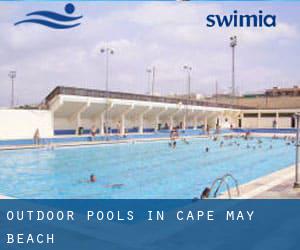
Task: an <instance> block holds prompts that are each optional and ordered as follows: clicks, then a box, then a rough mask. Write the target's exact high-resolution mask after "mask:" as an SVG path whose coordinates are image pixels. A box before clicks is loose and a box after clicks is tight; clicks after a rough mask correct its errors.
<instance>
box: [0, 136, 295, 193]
mask: <svg viewBox="0 0 300 250" xmlns="http://www.w3.org/2000/svg"><path fill="white" fill-rule="evenodd" d="M261 140H262V141H263V143H262V144H261V145H262V146H261V148H259V147H258V144H257V139H253V140H249V141H245V140H243V139H232V140H224V143H225V144H224V147H220V141H217V142H216V141H213V140H210V139H193V140H190V144H189V145H186V144H185V143H183V142H182V141H178V143H177V147H176V148H175V149H172V148H170V147H169V146H168V142H167V141H159V142H147V143H135V144H118V145H99V146H89V147H70V148H56V149H54V150H47V149H39V150H19V151H2V152H0V193H1V194H4V195H8V196H13V197H17V198H193V197H195V196H199V193H200V192H201V191H202V190H203V188H204V187H206V186H210V185H211V183H212V181H213V180H214V179H215V178H216V177H219V176H222V175H223V174H225V173H231V174H233V175H234V176H235V177H236V178H237V179H238V181H239V183H240V184H242V183H246V182H248V181H251V180H253V179H256V178H257V177H260V176H263V175H266V174H269V173H271V172H274V171H276V170H279V169H282V168H284V167H287V166H289V165H291V164H293V161H294V151H295V148H294V146H293V145H290V146H288V145H286V142H285V141H284V140H281V139H277V140H272V139H267V138H264V139H261ZM235 141H236V142H238V143H240V146H237V145H236V144H235V143H234V142H235ZM231 144H232V145H231ZM247 144H249V146H250V148H247ZM270 145H273V146H272V149H270ZM253 146H255V147H256V148H255V149H253ZM206 147H209V149H210V150H209V152H208V153H206V152H205V148H206ZM91 173H93V174H95V175H96V176H97V182H96V183H87V182H85V180H86V179H88V178H89V176H90V174H91ZM111 184H124V186H122V187H121V188H111V186H110V185H111Z"/></svg>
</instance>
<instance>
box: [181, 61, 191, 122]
mask: <svg viewBox="0 0 300 250" xmlns="http://www.w3.org/2000/svg"><path fill="white" fill-rule="evenodd" d="M183 69H184V70H185V71H186V72H187V92H188V93H187V100H186V111H185V127H186V119H187V115H188V105H189V104H190V101H191V71H192V67H191V66H189V65H184V66H183Z"/></svg>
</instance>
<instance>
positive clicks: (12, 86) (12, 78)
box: [8, 70, 17, 107]
mask: <svg viewBox="0 0 300 250" xmlns="http://www.w3.org/2000/svg"><path fill="white" fill-rule="evenodd" d="M8 76H9V78H10V79H11V103H10V106H11V107H14V106H15V82H14V79H15V78H16V76H17V72H16V71H14V70H12V71H9V73H8Z"/></svg>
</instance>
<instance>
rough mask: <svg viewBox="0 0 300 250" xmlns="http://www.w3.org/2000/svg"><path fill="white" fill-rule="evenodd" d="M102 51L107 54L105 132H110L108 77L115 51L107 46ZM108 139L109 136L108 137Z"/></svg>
mask: <svg viewBox="0 0 300 250" xmlns="http://www.w3.org/2000/svg"><path fill="white" fill-rule="evenodd" d="M100 52H101V53H103V54H105V91H106V112H105V126H104V127H105V130H106V131H105V132H106V133H107V134H108V106H109V103H108V98H109V92H108V90H109V86H108V77H109V74H108V73H109V72H108V70H109V56H110V55H113V54H114V53H115V52H114V50H113V49H112V48H109V47H105V48H102V49H101V50H100ZM106 139H108V138H106Z"/></svg>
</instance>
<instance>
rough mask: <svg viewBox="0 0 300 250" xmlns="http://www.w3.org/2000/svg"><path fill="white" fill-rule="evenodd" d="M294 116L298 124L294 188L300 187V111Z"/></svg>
mask: <svg viewBox="0 0 300 250" xmlns="http://www.w3.org/2000/svg"><path fill="white" fill-rule="evenodd" d="M294 118H295V120H296V124H297V134H296V162H295V183H294V188H300V180H299V151H300V142H299V136H300V135H299V134H300V113H296V114H295V115H294Z"/></svg>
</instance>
